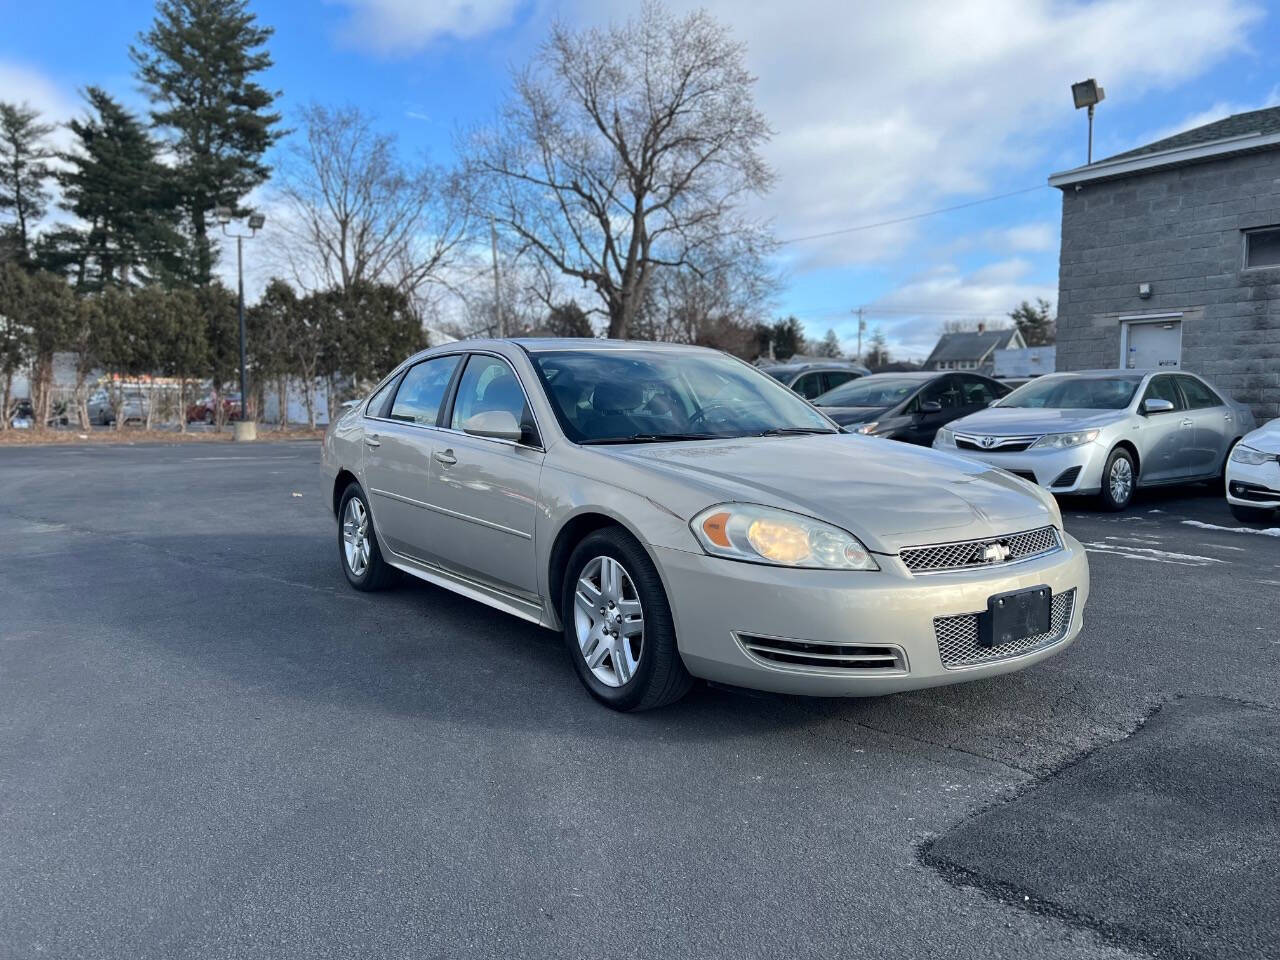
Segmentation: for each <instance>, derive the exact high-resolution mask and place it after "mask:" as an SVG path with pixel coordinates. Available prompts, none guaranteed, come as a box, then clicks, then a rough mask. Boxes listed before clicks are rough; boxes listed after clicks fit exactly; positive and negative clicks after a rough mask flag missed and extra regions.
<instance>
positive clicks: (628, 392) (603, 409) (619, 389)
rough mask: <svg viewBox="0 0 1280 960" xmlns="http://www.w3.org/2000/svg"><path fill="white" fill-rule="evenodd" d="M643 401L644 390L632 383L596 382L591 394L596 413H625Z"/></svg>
mask: <svg viewBox="0 0 1280 960" xmlns="http://www.w3.org/2000/svg"><path fill="white" fill-rule="evenodd" d="M643 402H644V391H643V390H641V389H640V387H638V386H636V385H635V384H634V383H618V382H616V381H609V382H608V383H597V384H596V388H595V391H594V392H593V393H592V395H591V406H592V407H594V408H595V411H596V413H625V412H627V411H629V410H634V409H635V408H636V407H638V406H640V404H642V403H643Z"/></svg>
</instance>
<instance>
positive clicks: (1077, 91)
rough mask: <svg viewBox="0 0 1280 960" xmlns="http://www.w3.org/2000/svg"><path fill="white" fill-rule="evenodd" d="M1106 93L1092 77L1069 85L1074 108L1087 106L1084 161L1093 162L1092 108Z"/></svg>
mask: <svg viewBox="0 0 1280 960" xmlns="http://www.w3.org/2000/svg"><path fill="white" fill-rule="evenodd" d="M1106 95H1107V92H1106V91H1105V90H1103V89H1102V86H1101V84H1099V83H1098V81H1097V80H1094V79H1093V78H1092V77H1090V78H1089V79H1088V80H1081V81H1080V82H1079V83H1073V84H1072V85H1071V99H1072V100H1074V101H1075V105H1076V109H1077V110H1079V109H1080V108H1081V107H1088V108H1089V152H1088V153H1087V154H1085V158H1086V159H1085V162H1086V163H1093V108H1094V107H1096V106H1097V105H1098V104H1099V103H1101V102H1102V101H1103V99H1104V98H1105V97H1106Z"/></svg>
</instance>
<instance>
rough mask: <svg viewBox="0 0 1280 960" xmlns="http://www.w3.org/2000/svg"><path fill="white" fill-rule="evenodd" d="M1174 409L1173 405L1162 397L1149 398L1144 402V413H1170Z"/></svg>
mask: <svg viewBox="0 0 1280 960" xmlns="http://www.w3.org/2000/svg"><path fill="white" fill-rule="evenodd" d="M1172 409H1173V404H1172V403H1170V402H1169V401H1168V400H1165V399H1162V398H1161V397H1147V399H1145V400H1143V401H1142V412H1143V413H1168V412H1169V411H1171V410H1172Z"/></svg>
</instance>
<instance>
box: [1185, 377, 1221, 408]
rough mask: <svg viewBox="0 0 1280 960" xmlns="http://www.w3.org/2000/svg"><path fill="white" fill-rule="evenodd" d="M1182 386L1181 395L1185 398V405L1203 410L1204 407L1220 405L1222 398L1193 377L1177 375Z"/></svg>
mask: <svg viewBox="0 0 1280 960" xmlns="http://www.w3.org/2000/svg"><path fill="white" fill-rule="evenodd" d="M1178 383H1179V385H1181V387H1182V395H1183V396H1185V397H1186V398H1187V406H1188V407H1189V408H1190V409H1192V410H1203V409H1205V408H1206V407H1220V406H1222V398H1221V397H1219V396H1218V395H1217V394H1216V393H1214V392H1213V391H1212V390H1210V389H1209V388H1208V386H1206V385H1205V384H1203V383H1201V382H1200V381H1199V380H1197V379H1196V378H1195V377H1188V376H1187V375H1186V374H1183V375H1182V376H1180V377H1178Z"/></svg>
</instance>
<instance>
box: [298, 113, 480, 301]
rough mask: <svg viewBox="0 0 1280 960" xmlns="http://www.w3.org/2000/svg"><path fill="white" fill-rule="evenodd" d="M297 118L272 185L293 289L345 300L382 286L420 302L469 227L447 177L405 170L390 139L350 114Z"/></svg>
mask: <svg viewBox="0 0 1280 960" xmlns="http://www.w3.org/2000/svg"><path fill="white" fill-rule="evenodd" d="M300 120H301V127H302V136H301V138H300V139H298V140H297V141H295V143H294V144H293V146H292V149H291V151H290V154H289V158H288V161H287V163H286V164H285V165H284V169H283V175H282V178H281V186H280V195H281V198H282V199H283V201H284V204H285V207H286V211H287V213H286V216H284V217H282V218H281V219H282V220H283V229H284V230H285V231H286V232H287V233H288V234H289V235H290V241H291V242H290V243H288V244H287V246H286V249H285V251H284V255H285V257H286V259H287V261H288V267H289V269H290V271H291V272H292V274H293V276H294V279H295V280H296V281H297V283H298V285H299V286H300V287H302V288H303V289H304V290H316V289H334V288H336V289H339V290H342V291H343V292H346V291H349V290H351V289H352V288H354V287H357V286H360V285H362V284H366V283H369V284H373V283H386V284H389V285H391V286H393V287H395V288H396V289H398V290H400V291H402V292H404V293H405V294H407V295H409V296H418V295H420V294H421V293H422V291H423V288H425V287H426V286H427V285H428V284H430V283H432V282H443V281H442V279H441V277H442V273H443V270H444V268H445V267H446V266H447V265H448V263H449V260H450V258H451V257H452V255H453V254H454V252H455V250H456V249H457V248H458V246H459V244H460V243H461V241H462V239H463V237H464V236H465V232H466V224H467V220H466V216H465V211H464V205H463V203H462V200H461V194H460V192H459V191H458V190H457V189H456V187H455V186H454V184H453V183H452V182H451V180H450V178H449V177H447V176H446V175H445V174H443V173H441V172H440V171H438V170H436V169H435V168H433V167H431V166H429V165H427V164H425V163H424V164H421V165H419V166H416V167H412V168H410V167H407V166H405V165H403V164H402V163H401V162H400V159H399V157H398V156H397V153H396V141H395V137H393V136H391V135H389V134H383V133H378V132H376V131H375V130H374V125H373V120H372V118H371V117H369V116H368V115H367V114H366V113H364V112H363V111H361V110H360V109H359V108H358V107H342V108H337V109H330V108H329V107H325V106H321V105H319V104H312V105H311V106H309V107H306V108H304V109H303V110H302V113H301V117H300Z"/></svg>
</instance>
